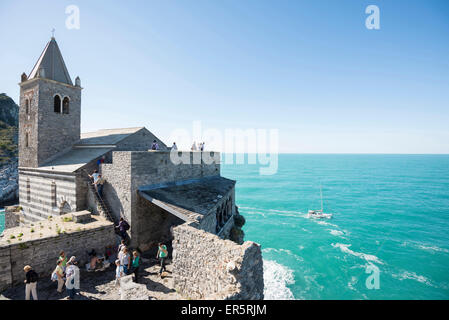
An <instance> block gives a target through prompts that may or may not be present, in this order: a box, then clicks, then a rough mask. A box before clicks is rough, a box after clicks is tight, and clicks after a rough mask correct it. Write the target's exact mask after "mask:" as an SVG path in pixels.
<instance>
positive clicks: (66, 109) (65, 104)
mask: <svg viewBox="0 0 449 320" xmlns="http://www.w3.org/2000/svg"><path fill="white" fill-rule="evenodd" d="M62 113H64V114H69V98H68V97H65V98H64V100H62Z"/></svg>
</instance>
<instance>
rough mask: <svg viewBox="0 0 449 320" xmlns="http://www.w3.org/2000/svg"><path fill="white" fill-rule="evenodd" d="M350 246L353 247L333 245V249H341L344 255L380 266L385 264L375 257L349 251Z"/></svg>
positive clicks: (341, 244)
mask: <svg viewBox="0 0 449 320" xmlns="http://www.w3.org/2000/svg"><path fill="white" fill-rule="evenodd" d="M350 246H351V245H350V244H343V243H332V247H334V248H340V250H341V251H342V252H344V253H347V254H350V255H353V256H356V257H359V258H361V259H364V260H366V261H367V262H376V263H379V264H383V262H382V261H380V260H379V258H378V257H376V256H375V255H372V254H366V253H362V252H355V251H352V250H351V249H349V247H350Z"/></svg>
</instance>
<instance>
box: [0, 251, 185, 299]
mask: <svg viewBox="0 0 449 320" xmlns="http://www.w3.org/2000/svg"><path fill="white" fill-rule="evenodd" d="M143 260H144V262H143V265H142V267H143V271H141V272H140V277H139V282H138V284H136V285H134V284H133V286H134V288H132V289H131V290H126V292H127V294H126V295H124V297H125V298H126V299H129V300H179V299H182V298H181V297H180V295H179V294H178V293H177V292H176V291H175V290H174V289H173V278H172V274H171V272H172V265H170V264H168V265H167V266H166V268H167V272H164V273H163V277H162V278H161V277H160V276H159V274H158V271H159V265H158V262H157V260H156V259H143ZM80 271H81V273H80V287H81V288H80V292H79V294H78V295H77V296H76V297H75V300H120V299H122V295H121V292H120V288H119V287H118V286H116V285H115V266H112V265H111V266H110V267H109V268H108V269H107V270H104V271H94V272H87V271H86V270H85V269H83V268H80ZM56 286H57V283H56V282H52V281H51V280H50V277H48V279H40V280H39V282H38V285H37V291H38V292H37V294H38V299H39V300H67V292H66V290H65V288H64V291H63V293H58V292H57V291H56ZM24 299H25V285H24V284H22V285H20V286H17V287H14V288H11V289H8V290H6V291H4V292H2V293H0V300H24Z"/></svg>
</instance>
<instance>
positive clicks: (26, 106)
mask: <svg viewBox="0 0 449 320" xmlns="http://www.w3.org/2000/svg"><path fill="white" fill-rule="evenodd" d="M25 113H26V114H30V100H28V99H26V100H25Z"/></svg>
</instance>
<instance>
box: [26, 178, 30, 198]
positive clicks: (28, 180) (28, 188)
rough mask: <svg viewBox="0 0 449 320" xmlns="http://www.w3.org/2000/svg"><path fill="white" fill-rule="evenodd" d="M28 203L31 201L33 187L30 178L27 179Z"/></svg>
mask: <svg viewBox="0 0 449 320" xmlns="http://www.w3.org/2000/svg"><path fill="white" fill-rule="evenodd" d="M27 201H28V202H30V201H31V186H30V178H27Z"/></svg>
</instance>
